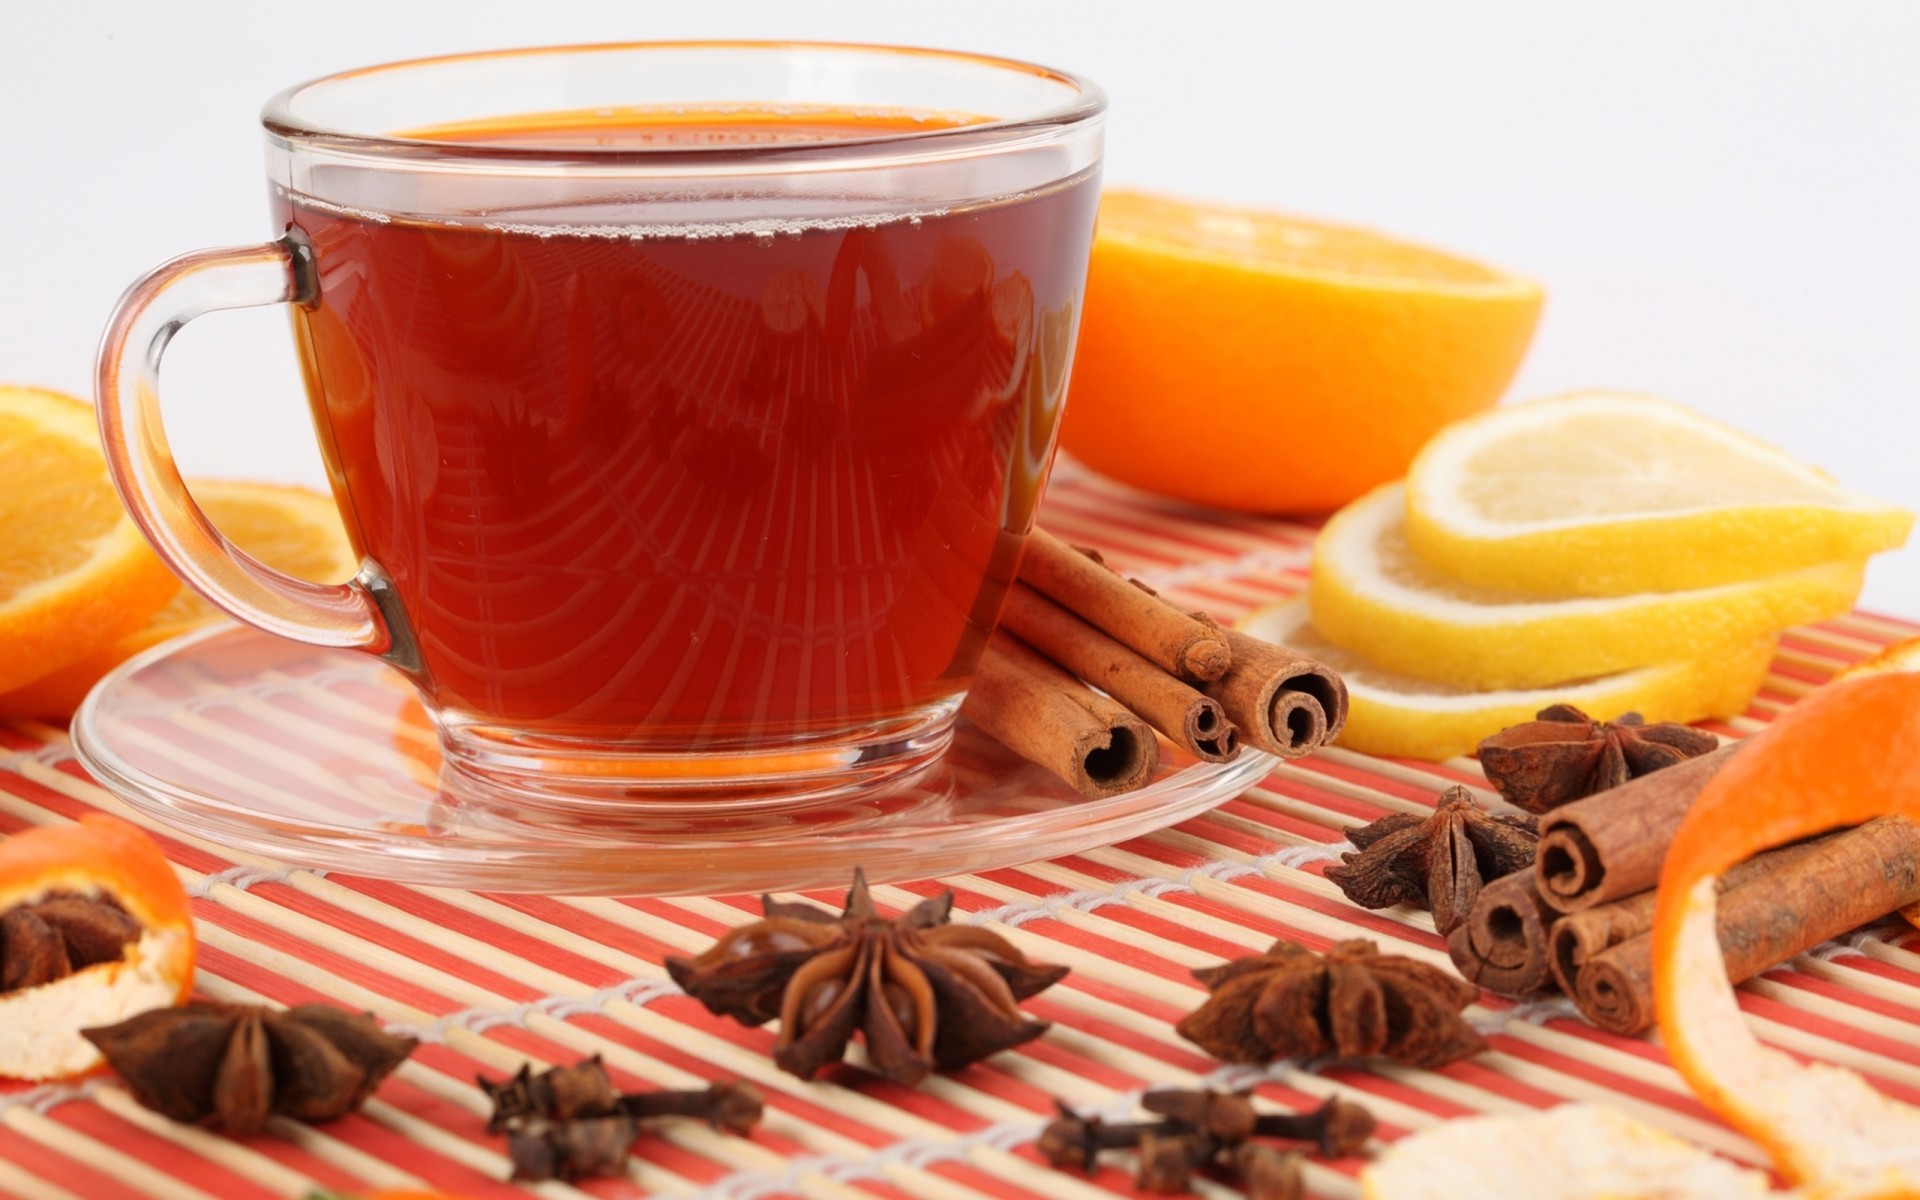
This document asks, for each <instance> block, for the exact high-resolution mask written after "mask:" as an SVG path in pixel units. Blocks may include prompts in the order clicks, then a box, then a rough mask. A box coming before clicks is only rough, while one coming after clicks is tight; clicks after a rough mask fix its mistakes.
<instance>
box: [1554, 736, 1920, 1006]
mask: <svg viewBox="0 0 1920 1200" xmlns="http://www.w3.org/2000/svg"><path fill="white" fill-rule="evenodd" d="M1668 769H1669V770H1678V769H1679V768H1677V767H1673V768H1668ZM1648 778H1653V777H1652V776H1648ZM1805 851H1806V852H1805V853H1802V854H1799V855H1797V856H1793V857H1792V858H1790V859H1788V860H1785V861H1781V860H1775V863H1774V864H1773V865H1772V866H1771V867H1770V868H1768V869H1765V870H1762V871H1760V872H1757V873H1755V874H1753V875H1752V876H1751V877H1749V878H1748V879H1746V881H1745V882H1743V883H1740V884H1737V885H1735V886H1733V887H1729V888H1727V890H1726V891H1725V892H1723V893H1721V896H1720V905H1719V912H1718V927H1719V933H1720V950H1721V953H1722V955H1723V956H1724V957H1725V958H1726V963H1727V978H1728V979H1730V980H1732V981H1733V982H1735V983H1739V982H1740V981H1741V980H1744V979H1751V978H1753V977H1754V976H1755V975H1758V974H1759V973H1760V972H1762V971H1765V970H1767V969H1768V968H1769V967H1775V966H1778V965H1779V964H1781V963H1783V962H1785V961H1786V960H1787V959H1789V958H1792V957H1793V956H1794V955H1796V954H1800V953H1803V952H1804V951H1807V950H1810V949H1812V948H1813V947H1814V946H1817V945H1819V944H1820V943H1821V942H1824V941H1826V940H1827V939H1828V938H1831V937H1836V936H1838V935H1840V934H1842V933H1845V932H1847V931H1848V930H1850V929H1854V928H1856V927H1858V926H1861V925H1864V924H1866V923H1867V922H1869V921H1872V920H1875V919H1876V918H1879V917H1883V916H1885V915H1887V914H1888V913H1890V912H1893V911H1894V910H1896V909H1899V908H1901V907H1904V906H1905V905H1908V904H1912V903H1914V902H1915V901H1920V826H1916V825H1915V824H1913V823H1912V822H1910V821H1907V820H1905V819H1904V818H1901V817H1882V818H1880V819H1879V820H1876V821H1869V822H1868V823H1867V824H1865V825H1862V826H1860V827H1859V828H1858V829H1850V830H1847V831H1846V832H1844V833H1840V834H1836V835H1833V836H1831V837H1826V838H1822V839H1820V840H1819V841H1817V842H1811V843H1808V844H1807V846H1806V847H1805ZM1573 1001H1574V1004H1575V1005H1577V1006H1578V1007H1579V1009H1580V1011H1581V1013H1582V1014H1584V1015H1585V1016H1586V1018H1587V1019H1588V1020H1590V1021H1592V1022H1593V1023H1594V1024H1596V1025H1599V1026H1600V1027H1602V1028H1604V1029H1610V1030H1613V1031H1614V1032H1616V1033H1638V1032H1639V1031H1641V1030H1643V1029H1646V1028H1648V1027H1649V1026H1651V1025H1652V1024H1653V1021H1654V1015H1655V1014H1654V1006H1653V936H1652V935H1651V934H1650V933H1642V934H1640V935H1638V936H1637V937H1632V938H1629V939H1627V940H1626V941H1623V942H1621V943H1620V944H1619V945H1616V946H1614V947H1612V948H1610V949H1607V950H1603V951H1601V952H1600V953H1599V954H1596V955H1594V956H1593V957H1592V958H1590V959H1588V960H1587V962H1586V963H1585V964H1584V965H1583V966H1582V967H1581V968H1580V970H1579V972H1578V974H1577V975H1576V976H1575V980H1574V991H1573Z"/></svg>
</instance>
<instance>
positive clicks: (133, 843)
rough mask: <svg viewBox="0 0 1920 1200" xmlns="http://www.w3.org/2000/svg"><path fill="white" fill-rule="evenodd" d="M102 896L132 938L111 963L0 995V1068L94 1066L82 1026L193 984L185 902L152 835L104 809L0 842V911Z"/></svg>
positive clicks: (175, 999)
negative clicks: (134, 928) (120, 914)
mask: <svg viewBox="0 0 1920 1200" xmlns="http://www.w3.org/2000/svg"><path fill="white" fill-rule="evenodd" d="M53 893H68V894H72V895H79V896H103V897H106V898H108V899H110V900H112V901H113V902H114V903H115V904H118V905H119V906H120V907H121V908H122V909H123V910H125V912H126V913H127V915H128V916H130V917H132V918H133V919H134V920H135V921H137V922H139V924H140V927H141V935H140V939H139V941H137V942H129V943H128V944H127V947H126V950H125V954H124V957H122V958H121V959H119V960H118V961H115V962H103V963H96V964H94V965H92V966H88V967H83V968H81V969H79V970H77V971H75V972H73V973H72V974H71V975H67V976H65V977H64V978H61V979H56V980H53V981H52V982H49V983H43V984H40V985H38V986H36V987H28V988H20V989H16V990H14V991H11V992H6V993H0V1076H3V1077H6V1078H11V1079H56V1078H64V1077H67V1076H71V1075H78V1074H82V1073H84V1072H86V1071H89V1070H92V1069H93V1068H94V1067H96V1066H98V1065H99V1064H100V1052H99V1051H98V1050H97V1049H96V1048H95V1047H94V1046H93V1044H92V1043H91V1042H89V1041H87V1040H86V1039H85V1038H83V1037H81V1036H80V1031H81V1030H82V1029H85V1028H88V1027H90V1026H94V1025H108V1024H112V1023H113V1022H115V1021H119V1020H123V1019H125V1018H126V1017H129V1016H132V1015H134V1014H135V1013H138V1012H144V1011H146V1010H147V1009H151V1008H161V1007H167V1006H171V1005H175V1004H179V1003H180V1002H181V1001H183V1000H185V999H186V998H187V996H188V995H189V994H190V993H191V992H192V991H193V960H194V949H195V943H194V933H193V909H192V906H191V904H190V903H189V901H188V899H187V893H186V889H185V888H183V887H182V886H181V885H180V879H179V877H178V876H177V875H175V874H174V872H173V868H172V867H171V866H170V865H169V864H168V863H167V859H166V856H165V855H163V854H161V853H160V848H159V847H158V846H156V845H154V843H153V840H152V839H151V838H149V837H148V836H147V835H146V834H145V833H142V832H141V831H140V830H139V829H137V828H135V827H134V826H133V825H130V824H128V823H127V822H125V821H123V820H121V819H120V818H118V817H110V816H107V815H105V814H104V813H89V814H87V815H86V816H84V817H82V818H80V821H79V823H78V824H74V825H61V826H45V827H42V828H37V829H31V830H28V831H27V832H25V833H20V834H15V835H14V836H12V837H10V838H7V839H6V840H5V841H4V842H0V912H5V911H7V910H8V909H11V908H14V907H15V906H17V905H21V904H31V903H33V902H35V901H37V900H40V899H42V898H44V897H46V896H48V895H49V894H53Z"/></svg>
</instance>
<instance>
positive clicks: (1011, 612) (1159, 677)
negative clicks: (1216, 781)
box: [1000, 583, 1240, 762]
mask: <svg viewBox="0 0 1920 1200" xmlns="http://www.w3.org/2000/svg"><path fill="white" fill-rule="evenodd" d="M1000 624H1001V627H1002V628H1004V629H1006V630H1007V631H1008V632H1010V633H1012V634H1013V635H1014V636H1016V637H1018V638H1019V639H1020V640H1021V641H1023V642H1025V643H1027V645H1029V646H1031V647H1033V648H1034V649H1035V650H1037V651H1039V652H1040V653H1041V654H1044V655H1046V656H1047V657H1048V658H1050V659H1052V660H1053V661H1054V662H1056V663H1058V664H1059V665H1061V666H1063V667H1065V668H1066V669H1067V670H1069V671H1071V672H1073V673H1074V674H1075V675H1078V676H1079V677H1080V678H1081V679H1084V680H1086V681H1087V682H1088V683H1090V684H1092V685H1094V686H1095V687H1097V688H1099V689H1100V690H1101V691H1103V692H1105V693H1107V694H1108V695H1109V696H1112V697H1113V698H1114V699H1115V700H1118V701H1119V702H1120V703H1121V704H1123V705H1125V706H1126V707H1127V708H1128V709H1129V710H1130V711H1132V712H1133V713H1134V715H1136V716H1138V717H1140V718H1141V719H1143V720H1145V721H1146V722H1147V724H1149V725H1151V726H1153V727H1154V728H1155V729H1158V730H1159V731H1160V732H1161V733H1164V734H1166V735H1167V737H1168V738H1169V739H1170V740H1171V741H1172V742H1173V743H1174V744H1175V745H1177V746H1180V747H1182V748H1183V749H1185V750H1187V751H1188V752H1189V753H1191V754H1193V755H1194V756H1195V757H1197V758H1200V759H1202V760H1204V761H1206V762H1226V761H1228V760H1229V759H1231V758H1233V757H1234V756H1235V755H1237V754H1238V753H1239V752H1240V740H1239V733H1238V731H1237V730H1236V729H1235V728H1234V725H1233V722H1232V721H1229V720H1228V719H1227V714H1226V710H1225V709H1223V708H1221V707H1220V702H1219V701H1217V700H1214V699H1213V698H1211V697H1209V696H1203V695H1201V694H1200V693H1199V692H1197V691H1195V690H1194V689H1193V688H1192V687H1190V686H1188V685H1187V684H1185V683H1183V682H1181V681H1180V680H1179V679H1177V678H1175V677H1174V676H1173V675H1171V674H1169V673H1168V672H1166V671H1164V670H1162V669H1161V668H1160V667H1158V666H1157V665H1155V664H1154V663H1151V662H1149V661H1147V660H1146V659H1145V658H1143V657H1141V656H1140V655H1139V654H1137V653H1135V652H1134V651H1133V650H1130V649H1128V648H1127V647H1126V646H1123V645H1121V644H1120V643H1119V642H1117V641H1115V640H1114V639H1113V638H1111V637H1109V636H1107V635H1106V634H1105V633H1102V632H1101V631H1100V630H1098V629H1095V628H1094V627H1093V626H1092V625H1089V624H1088V623H1087V622H1085V621H1083V620H1081V619H1080V618H1079V617H1078V616H1075V615H1074V614H1073V613H1070V612H1068V611H1067V610H1066V609H1064V608H1061V607H1060V606H1059V605H1058V604H1055V603H1054V602H1053V601H1051V600H1049V599H1047V598H1046V597H1045V596H1042V595H1041V594H1040V593H1039V592H1036V591H1034V590H1033V589H1032V588H1031V587H1028V586H1027V585H1026V584H1023V583H1015V584H1014V585H1013V589H1012V590H1011V591H1009V592H1008V593H1007V603H1006V607H1005V608H1004V609H1002V610H1001V614H1000Z"/></svg>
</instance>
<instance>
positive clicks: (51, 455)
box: [0, 387, 179, 691]
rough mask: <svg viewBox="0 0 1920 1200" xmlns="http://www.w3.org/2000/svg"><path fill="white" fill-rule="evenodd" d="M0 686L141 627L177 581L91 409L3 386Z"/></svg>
mask: <svg viewBox="0 0 1920 1200" xmlns="http://www.w3.org/2000/svg"><path fill="white" fill-rule="evenodd" d="M0 481H4V482H0V691H5V690H7V689H9V688H13V687H17V686H19V685H20V684H23V683H25V682H27V681H28V680H30V679H36V678H38V677H40V676H42V675H45V674H46V673H47V672H49V671H55V670H58V669H59V668H61V667H64V666H66V665H67V664H68V663H72V662H77V661H78V660H80V659H82V658H85V657H86V656H87V655H89V654H93V653H94V652H96V651H98V650H99V649H101V648H102V647H104V646H108V645H111V644H112V643H113V642H115V641H116V640H118V639H119V638H121V637H124V636H126V635H127V634H129V633H131V632H133V631H134V630H135V629H138V628H139V627H140V626H141V625H142V624H144V623H145V622H146V620H147V618H148V617H151V616H152V615H153V614H154V612H156V611H157V610H158V609H159V608H160V606H161V605H163V604H165V603H166V602H167V597H168V596H170V595H172V594H173V591H174V589H175V588H177V587H178V586H179V585H178V584H177V583H176V582H175V581H174V578H173V576H172V575H171V574H170V573H169V572H168V571H167V569H166V567H164V566H163V565H161V563H160V560H159V559H158V558H156V557H155V556H154V553H153V551H151V550H149V549H148V548H147V543H146V542H145V540H143V539H142V538H141V536H140V531H139V530H138V529H136V528H135V527H134V524H133V522H132V520H131V519H129V518H128V517H127V515H126V512H125V511H124V510H123V509H122V508H121V507H120V498H119V497H118V496H117V495H115V494H114V491H113V485H112V484H111V483H110V482H109V481H108V479H107V465H106V460H105V459H103V458H102V457H101V455H100V433H99V429H98V427H97V426H95V424H94V420H93V409H92V408H91V407H90V406H88V405H87V404H85V403H84V402H82V401H79V400H75V399H73V398H72V397H71V396H62V395H60V394H58V393H56V392H46V391H40V390H38V389H35V388H20V387H0Z"/></svg>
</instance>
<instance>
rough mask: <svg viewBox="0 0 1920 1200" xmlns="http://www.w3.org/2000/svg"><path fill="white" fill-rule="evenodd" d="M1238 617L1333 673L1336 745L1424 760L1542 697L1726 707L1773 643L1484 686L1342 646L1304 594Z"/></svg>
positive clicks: (1660, 710) (1608, 710) (1769, 657)
mask: <svg viewBox="0 0 1920 1200" xmlns="http://www.w3.org/2000/svg"><path fill="white" fill-rule="evenodd" d="M1236 624H1237V625H1238V626H1239V627H1240V628H1241V629H1243V630H1245V631H1246V632H1248V633H1250V634H1252V635H1253V636H1254V637H1257V638H1264V639H1266V640H1267V641H1270V642H1278V643H1280V644H1281V645H1283V646H1286V647H1288V648H1290V649H1293V650H1297V651H1299V652H1300V653H1301V654H1305V655H1307V656H1308V657H1310V658H1314V659H1317V660H1319V661H1320V662H1322V663H1325V664H1326V665H1327V666H1329V667H1332V668H1333V669H1334V670H1336V671H1338V672H1340V674H1341V676H1342V677H1343V678H1344V679H1345V680H1346V681H1347V696H1348V699H1349V701H1350V703H1351V708H1350V710H1349V712H1348V716H1347V726H1346V728H1345V729H1344V730H1342V731H1341V734H1340V737H1339V744H1340V745H1342V746H1345V747H1346V748H1347V749H1349V750H1358V751H1360V752H1362V753H1364V754H1389V755H1399V756H1404V757H1407V758H1428V759H1442V758H1451V757H1453V756H1454V755H1456V754H1468V753H1471V752H1472V751H1473V750H1474V749H1475V748H1476V747H1477V746H1479V744H1480V739H1482V738H1484V737H1486V736H1488V735H1489V734H1494V733H1498V732H1499V731H1500V730H1502V729H1505V728H1506V727H1507V726H1509V725H1517V724H1519V723H1520V722H1522V721H1531V720H1533V718H1534V714H1535V713H1537V712H1539V711H1540V710H1541V709H1543V708H1545V707H1547V706H1548V705H1549V704H1572V705H1575V706H1576V707H1578V708H1580V709H1581V710H1582V711H1584V712H1587V713H1590V714H1592V715H1593V716H1594V717H1595V719H1597V720H1602V721H1609V720H1612V719H1613V718H1615V717H1618V716H1619V715H1620V714H1622V713H1626V712H1637V713H1640V714H1642V715H1643V716H1645V717H1646V718H1647V720H1649V721H1698V720H1702V719H1704V718H1707V717H1728V716H1732V715H1733V714H1735V713H1738V712H1740V711H1742V710H1744V709H1745V708H1746V706H1747V704H1748V702H1749V701H1751V700H1752V699H1753V694H1754V693H1755V692H1757V691H1759V690H1760V684H1761V681H1762V680H1764V679H1765V678H1766V676H1767V667H1768V666H1769V664H1771V663H1772V661H1773V647H1774V642H1775V639H1774V638H1773V637H1771V636H1769V637H1763V638H1757V639H1755V640H1753V641H1751V642H1746V643H1739V644H1735V645H1733V646H1730V647H1725V648H1722V649H1720V650H1716V651H1714V652H1712V653H1711V654H1708V655H1705V656H1704V657H1701V658H1694V659H1688V660H1685V661H1681V662H1674V663H1662V664H1659V665H1656V666H1651V667H1641V668H1639V669H1638V670H1634V671H1622V672H1619V673H1617V674H1613V675H1602V676H1599V677H1597V678H1593V679H1583V680H1578V681H1575V682H1572V683H1564V684H1560V685H1557V686H1554V687H1542V688H1529V689H1523V690H1513V691H1497V692H1488V691H1475V690H1473V689H1470V688H1462V687H1451V686H1448V685H1447V684H1442V683H1429V682H1426V681H1425V680H1419V679H1414V678H1411V677H1410V676H1407V675H1402V674H1399V673H1397V672H1394V671H1389V670H1386V669H1385V668H1383V667H1380V666H1377V665H1375V664H1374V663H1372V662H1369V661H1368V660H1366V659H1364V658H1362V657H1360V656H1359V655H1357V654H1355V653H1353V652H1352V651H1350V650H1342V649H1341V648H1340V647H1338V646H1336V645H1334V644H1333V643H1332V642H1329V641H1327V640H1326V639H1325V638H1324V637H1321V636H1320V634H1319V632H1318V631H1317V630H1315V629H1314V628H1313V626H1312V624H1311V623H1310V622H1309V621H1308V616H1307V602H1306V601H1305V600H1303V599H1295V600H1289V601H1287V602H1286V603H1284V604H1277V605H1274V606H1272V607H1270V608H1263V609H1259V610H1257V611H1255V612H1252V613H1249V614H1248V615H1247V616H1245V617H1243V618H1242V619H1241V620H1240V621H1238V622H1236Z"/></svg>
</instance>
